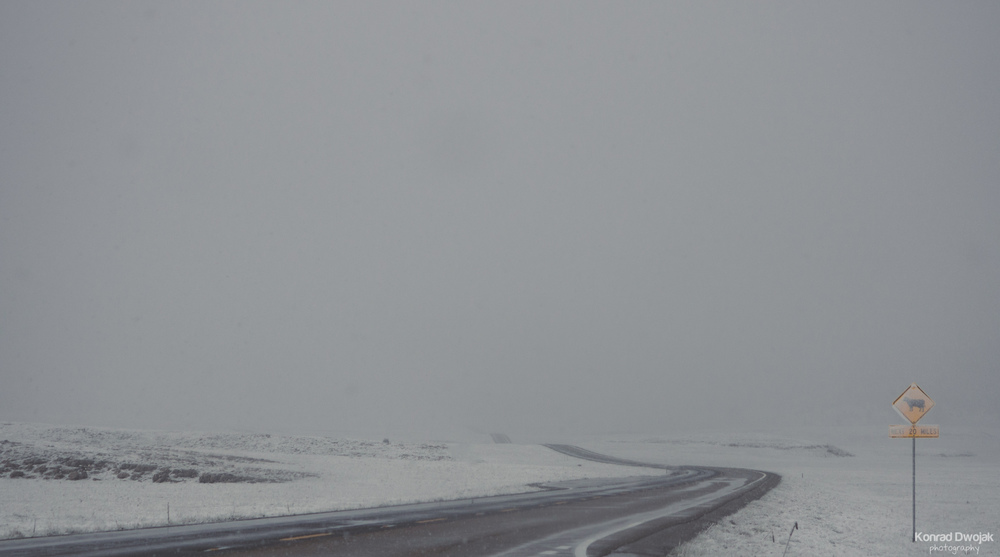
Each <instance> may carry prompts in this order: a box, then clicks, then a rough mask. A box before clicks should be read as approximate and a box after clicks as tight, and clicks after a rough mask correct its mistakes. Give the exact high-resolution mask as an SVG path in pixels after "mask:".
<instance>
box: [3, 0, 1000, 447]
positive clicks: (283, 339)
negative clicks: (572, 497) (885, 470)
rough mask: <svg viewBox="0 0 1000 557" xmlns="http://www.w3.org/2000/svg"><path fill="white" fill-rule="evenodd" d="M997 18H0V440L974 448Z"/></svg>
mask: <svg viewBox="0 0 1000 557" xmlns="http://www.w3.org/2000/svg"><path fill="white" fill-rule="evenodd" d="M998 25H1000V4H997V3H991V2H958V3H941V2H936V3H928V2H878V3H871V2H857V3H851V2H826V3H812V2H795V3H792V2H789V3H763V2H753V3H705V2H696V3H680V2H650V3H644V2H616V3H607V2H605V3H583V2H545V3H533V2H532V3H529V2H523V3H518V2H495V3H469V2H448V3H441V2H429V3H412V2H405V3H404V2H400V3H377V2H356V3H346V2H343V3H331V2H315V3H313V2H296V3H289V2H274V3H251V2H242V1H241V2H211V3H206V2H190V3H188V2H139V1H135V2H99V1H91V2H28V1H24V2H21V1H5V2H2V3H0V382H2V385H0V419H4V420H24V421H48V422H57V423H79V424H90V425H115V426H126V427H128V426H137V427H160V428H250V429H260V430H276V429H286V430H289V429H290V430H295V429H337V430H344V431H360V430H377V429H378V428H383V429H385V430H392V429H405V428H411V429H420V428H426V429H433V428H440V427H465V426H469V427H472V428H477V429H479V430H483V431H493V430H495V431H505V432H508V433H517V432H519V431H520V432H523V431H532V432H543V431H552V432H559V431H610V430H615V431H621V430H638V431H656V430H661V429H663V428H666V427H673V428H677V427H690V426H694V425H710V426H727V425H734V424H738V425H740V426H759V427H770V426H773V425H780V424H786V425H787V424H791V425H799V424H823V423H830V424H836V423H845V424H870V425H872V427H873V428H878V430H882V429H884V427H885V426H887V425H888V424H889V423H896V422H898V421H899V418H898V417H896V416H895V414H894V413H893V412H892V410H891V409H890V406H889V405H890V403H891V402H892V399H893V398H894V397H895V396H897V395H898V394H899V393H900V392H902V391H903V389H904V388H905V387H906V386H907V385H909V383H910V382H911V381H916V382H917V383H919V384H920V385H921V386H923V387H924V388H925V390H927V391H928V393H929V394H930V395H931V397H933V398H934V399H935V400H936V401H937V405H938V406H937V407H936V408H935V415H936V417H935V419H934V420H928V421H931V422H932V423H941V424H942V427H947V426H948V425H955V424H965V425H969V426H977V425H979V424H981V423H983V421H988V422H989V423H991V424H994V425H995V424H997V423H998V422H1000V406H998V405H997V403H996V400H997V399H998V398H1000V373H998V368H1000V217H998V209H1000V156H998V153H1000V56H998V53H1000V33H997V31H996V29H997V27H998Z"/></svg>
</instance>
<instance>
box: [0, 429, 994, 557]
mask: <svg viewBox="0 0 1000 557" xmlns="http://www.w3.org/2000/svg"><path fill="white" fill-rule="evenodd" d="M887 426H888V424H885V425H884V426H883V425H880V426H879V427H872V428H870V429H833V428H829V429H811V430H800V431H783V432H767V433H733V432H701V433H697V434H661V435H604V436H588V437H576V438H572V437H563V438H561V439H545V440H541V439H539V440H537V441H547V442H562V443H573V444H576V445H580V446H583V447H585V448H588V449H591V450H593V451H597V452H600V453H605V454H610V455H614V456H618V457H621V458H628V459H632V460H638V461H645V462H652V463H658V464H669V465H711V466H731V467H742V468H756V469H760V470H769V471H773V472H777V473H779V474H781V475H782V481H781V483H780V485H778V487H776V488H775V489H773V490H772V491H771V492H769V493H768V494H766V495H765V496H764V497H763V498H761V499H759V500H757V501H755V502H752V503H750V504H749V505H748V506H746V507H745V508H743V509H742V510H740V511H738V512H737V513H735V514H733V515H731V516H729V517H727V518H726V519H724V520H723V521H721V522H720V523H719V524H717V525H714V526H712V527H711V528H710V529H709V530H707V531H706V532H704V533H703V534H702V535H700V536H699V537H698V538H696V539H695V540H693V541H691V542H689V543H687V544H685V545H684V546H682V547H681V548H679V550H678V554H680V555H684V556H688V557H692V556H702V555H774V556H779V555H782V553H783V552H784V551H785V542H786V541H787V540H788V538H789V532H790V530H791V528H792V526H793V524H795V523H796V522H797V523H798V525H799V529H798V530H796V531H794V533H793V534H792V536H791V542H790V544H789V546H788V552H787V555H789V556H792V555H934V554H940V552H939V553H931V549H932V548H933V547H939V548H942V549H943V548H945V546H947V547H949V548H954V547H956V546H959V547H970V548H972V550H971V552H970V553H969V554H973V555H997V554H1000V543H997V542H994V541H983V542H982V543H976V542H970V543H965V542H963V543H956V542H950V543H949V542H941V543H935V542H925V541H920V542H917V543H914V542H912V541H910V535H911V510H912V507H911V498H910V497H911V453H910V451H911V441H910V440H908V439H889V438H888V427H887ZM512 437H513V438H514V440H515V441H526V440H525V439H520V438H519V437H518V436H516V435H512ZM0 440H7V441H8V443H7V444H5V445H2V446H0V450H3V451H4V452H2V453H0V462H2V461H3V460H4V459H10V456H11V455H14V454H27V452H31V454H34V455H43V456H42V457H53V455H55V454H62V455H76V456H75V457H76V458H80V457H86V456H91V457H93V458H104V459H106V460H108V461H116V462H126V461H128V462H136V463H146V462H148V463H156V464H158V465H162V464H164V463H166V464H169V465H171V466H180V465H183V466H196V467H198V468H199V469H200V470H201V471H202V472H213V473H218V472H230V473H232V474H234V475H238V476H240V475H241V476H244V477H247V478H251V479H254V481H256V483H248V482H243V483H213V484H204V483H199V482H198V481H197V479H194V478H179V479H176V480H174V483H153V482H152V481H151V479H150V474H146V475H144V476H142V477H141V478H139V479H137V480H131V479H121V480H119V479H117V477H116V476H115V475H114V474H113V470H112V471H106V472H103V473H100V474H95V475H94V476H95V477H99V478H100V479H99V480H97V481H95V480H94V479H93V477H90V478H88V479H85V480H78V481H68V480H66V479H62V480H54V479H50V480H45V479H42V478H40V477H37V475H36V477H35V478H32V479H26V478H9V477H8V474H4V475H3V477H0V502H2V504H0V537H16V536H20V535H32V533H34V534H35V535H45V534H56V533H65V532H72V531H92V530H114V529H118V528H135V527H141V526H153V525H162V524H166V522H167V505H168V504H169V506H170V521H171V523H172V524H174V523H188V522H201V521H212V520H225V519H229V518H233V517H236V518H239V517H258V516H275V515H284V514H298V513H306V512H318V511H326V510H335V509H346V508H358V507H370V506H378V505H389V504H398V503H406V502H415V501H430V500H442V499H456V498H464V497H479V496H486V495H497V494H506V493H515V492H523V491H530V490H533V489H535V488H533V487H531V486H530V485H529V484H533V483H536V482H546V481H559V480H568V479H576V478H583V477H591V478H594V477H622V476H633V475H637V474H643V473H647V472H646V471H645V470H644V469H637V468H630V467H624V466H615V465H607V464H599V463H594V462H590V461H583V460H578V459H573V458H571V457H568V456H565V455H562V454H559V453H556V452H554V451H551V450H549V449H546V448H544V447H541V446H539V445H524V444H522V445H519V444H492V443H491V442H490V439H489V436H488V435H482V436H481V440H480V441H478V442H476V441H463V442H455V441H448V442H443V441H439V442H403V443H400V442H398V441H393V442H392V443H389V444H385V443H383V442H382V440H379V439H373V440H352V439H347V438H343V437H339V436H338V437H324V436H294V435H271V436H265V435H261V434H247V433H229V434H218V433H166V432H150V431H135V430H111V429H100V428H67V427H56V426H41V425H32V424H0ZM14 443H19V445H17V446H16V450H15V449H12V448H11V447H12V445H13V444H14ZM4 447H6V448H4ZM17 451H20V452H17ZM225 457H229V459H228V460H227V459H226V458H225ZM191 462H196V463H197V464H190V463H191ZM172 463H176V464H172ZM185 463H187V464H185ZM998 471H1000V441H998V438H997V436H996V435H995V434H990V433H984V432H974V431H962V430H951V429H949V428H948V427H947V426H946V425H942V430H941V438H940V439H918V440H917V530H918V531H919V532H923V533H925V534H948V533H952V534H953V533H954V532H963V533H965V534H978V533H980V532H982V533H984V534H986V533H991V534H992V535H993V538H994V539H996V538H998V537H1000V474H998V473H997V472H998ZM648 473H649V474H658V473H661V472H659V471H657V470H649V471H648ZM772 535H773V540H774V541H772ZM944 554H952V553H951V552H947V553H944ZM958 554H960V555H961V554H964V553H962V552H961V551H959V552H958Z"/></svg>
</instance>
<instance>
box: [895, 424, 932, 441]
mask: <svg viewBox="0 0 1000 557" xmlns="http://www.w3.org/2000/svg"><path fill="white" fill-rule="evenodd" d="M940 433H941V428H940V427H938V426H936V425H891V426H889V437H891V438H893V439H910V438H913V437H930V438H936V437H938V436H939V435H940Z"/></svg>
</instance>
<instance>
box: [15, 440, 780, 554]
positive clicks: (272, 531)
mask: <svg viewBox="0 0 1000 557" xmlns="http://www.w3.org/2000/svg"><path fill="white" fill-rule="evenodd" d="M547 446H548V447H549V448H551V449H553V450H556V451H559V452H562V453H564V454H568V455H571V456H575V457H577V458H585V459H588V460H596V461H599V462H606V463H613V464H622V465H627V466H642V467H646V468H658V469H662V470H664V474H663V475H662V476H637V477H633V478H618V479H594V480H577V481H571V482H560V483H553V484H544V485H537V486H536V487H539V488H542V489H541V490H540V491H536V492H531V493H522V494H518V495H508V496H499V497H487V498H477V499H465V500H458V501H447V502H442V503H421V504H414V505H400V506H395V507H381V508H374V509H362V510H353V511H337V512H330V513H317V514H311V515H299V516H288V517H277V518H265V519H254V520H242V521H236V522H229V523H221V524H200V525H191V526H175V527H163V528H149V529H143V530H134V531H126V532H106V533H95V534H79V535H72V536H56V537H51V538H37V539H22V540H6V541H0V555H4V556H6V555H32V556H34V555H78V556H91V555H93V556H97V555H102V556H131V555H168V554H169V555H178V554H191V553H205V552H212V553H219V554H223V555H228V556H259V557H265V556H289V555H296V556H298V555H352V556H359V557H365V556H391V555H441V556H445V555H447V556H456V557H459V556H476V557H481V556H485V555H497V556H500V555H503V556H511V557H514V556H528V555H531V556H534V555H564V556H574V557H588V556H589V557H594V556H603V555H620V556H625V555H633V556H634V555H643V556H645V555H665V554H666V553H668V552H669V551H670V550H671V549H673V548H674V547H676V546H677V545H678V544H680V543H681V542H682V541H685V540H687V539H690V538H692V537H694V536H695V535H696V534H697V533H698V532H700V531H701V530H703V529H704V528H706V527H707V526H708V525H709V524H711V523H712V522H714V521H717V520H718V519H719V518H721V517H722V516H725V515H726V514H729V513H732V512H734V511H735V510H737V509H738V508H740V507H741V506H743V505H744V504H746V503H747V502H748V501H751V500H753V499H756V498H757V497H760V496H761V495H763V494H764V493H765V492H766V491H767V490H769V489H770V488H771V487H773V486H774V485H777V483H778V481H779V480H780V478H779V477H778V476H777V475H775V474H771V473H767V472H759V471H755V470H743V469H727V468H704V467H666V466H663V465H656V464H647V463H641V462H636V461H631V460H624V459H617V458H615V457H612V456H608V455H602V454H599V453H594V452H592V451H589V450H587V449H583V448H580V447H575V446H572V445H547Z"/></svg>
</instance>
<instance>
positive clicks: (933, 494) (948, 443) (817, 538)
mask: <svg viewBox="0 0 1000 557" xmlns="http://www.w3.org/2000/svg"><path fill="white" fill-rule="evenodd" d="M888 425H889V424H886V425H885V426H883V427H878V428H874V427H873V428H870V429H834V428H830V429H812V430H800V431H789V432H781V433H756V434H755V433H740V434H733V433H728V432H715V433H700V434H698V435H675V436H669V435H667V436H640V437H633V438H626V437H624V436H617V437H613V438H601V439H596V438H592V439H579V440H577V441H578V442H577V443H576V444H579V445H582V446H585V447H587V448H589V449H591V450H594V451H598V452H604V453H607V454H613V455H616V456H621V457H624V458H634V459H636V460H645V461H647V462H658V463H663V464H702V465H715V466H732V467H742V468H756V469H760V470H768V471H772V472H776V473H778V474H781V476H782V480H781V483H780V484H779V485H778V487H776V488H774V489H773V490H771V491H770V492H768V493H767V494H766V495H764V497H762V498H761V499H759V500H757V501H754V502H752V503H750V504H749V505H747V506H746V507H744V508H743V509H742V510H740V511H738V512H736V513H735V514H733V515H731V516H729V517H726V518H725V519H724V520H723V521H721V522H720V523H719V524H717V525H713V526H712V527H711V528H709V529H708V530H707V531H706V532H703V533H702V534H701V535H700V536H698V537H697V538H696V539H694V540H692V541H691V542H689V543H687V544H685V545H683V546H682V547H681V548H679V549H678V551H677V552H676V554H678V555H682V556H685V557H694V556H709V555H712V556H714V555H746V556H750V555H768V556H771V555H774V556H780V555H782V553H783V552H784V551H785V543H786V542H787V541H788V539H789V533H791V532H792V527H793V525H794V524H795V523H796V522H797V523H798V526H799V529H798V530H796V531H794V533H792V536H791V542H790V544H789V546H788V552H787V555H788V556H793V555H794V556H802V555H809V556H822V555H831V556H832V555H836V556H841V555H951V554H953V553H952V552H951V551H952V550H954V549H955V548H956V547H963V548H971V549H969V550H968V551H965V552H963V551H962V550H959V551H957V554H959V555H964V554H971V555H998V554H1000V543H998V542H1000V539H998V538H1000V473H998V472H1000V441H998V438H997V436H996V435H995V434H989V433H982V432H972V431H954V430H949V428H948V427H947V426H942V429H941V437H940V438H939V439H918V440H917V459H916V461H917V486H916V489H917V523H916V528H917V532H923V533H924V534H949V533H951V534H952V537H954V533H955V532H962V533H964V534H978V533H980V532H982V533H984V534H985V533H992V534H993V539H994V540H997V541H995V542H989V541H985V542H982V543H981V544H978V543H974V542H972V543H965V542H963V543H956V542H950V543H947V542H942V543H934V542H925V541H919V542H916V543H914V542H912V541H911V534H912V520H913V519H912V512H913V506H912V505H913V503H912V489H913V486H912V473H913V472H912V452H911V451H912V445H911V443H912V440H910V439H889V438H888ZM825 445H831V447H825ZM831 448H832V449H834V450H832V451H831ZM837 450H842V451H846V452H848V453H851V454H852V455H853V456H836V455H835V454H834V453H836V452H837ZM772 534H773V536H774V538H773V539H774V541H772ZM946 546H947V549H948V551H947V552H945V551H944V550H945V548H946ZM932 547H936V548H937V550H936V551H935V552H934V553H931V548H932Z"/></svg>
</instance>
